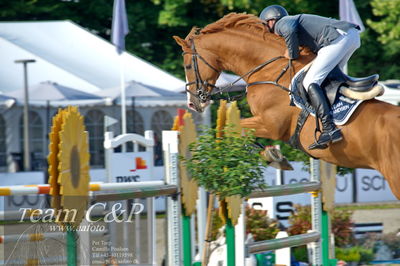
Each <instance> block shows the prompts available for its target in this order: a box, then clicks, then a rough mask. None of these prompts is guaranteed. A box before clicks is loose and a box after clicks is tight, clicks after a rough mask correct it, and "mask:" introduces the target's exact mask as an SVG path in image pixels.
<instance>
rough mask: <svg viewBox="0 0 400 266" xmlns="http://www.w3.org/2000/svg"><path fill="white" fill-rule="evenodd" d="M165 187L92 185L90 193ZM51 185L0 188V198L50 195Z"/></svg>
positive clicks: (158, 183)
mask: <svg viewBox="0 0 400 266" xmlns="http://www.w3.org/2000/svg"><path fill="white" fill-rule="evenodd" d="M163 185H165V184H164V181H163V180H156V181H141V182H131V183H90V185H89V190H90V191H93V192H94V191H121V190H129V189H137V190H141V189H142V191H146V190H148V191H151V190H152V188H159V187H161V186H163ZM49 192H50V185H49V184H41V185H21V186H0V196H11V195H37V194H49Z"/></svg>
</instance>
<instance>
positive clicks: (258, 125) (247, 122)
mask: <svg viewBox="0 0 400 266" xmlns="http://www.w3.org/2000/svg"><path fill="white" fill-rule="evenodd" d="M240 125H241V126H242V127H243V128H249V129H255V132H254V135H255V136H256V137H259V138H269V134H268V130H267V129H266V128H265V127H264V124H263V122H262V119H261V117H259V116H253V117H250V118H244V119H241V120H240Z"/></svg>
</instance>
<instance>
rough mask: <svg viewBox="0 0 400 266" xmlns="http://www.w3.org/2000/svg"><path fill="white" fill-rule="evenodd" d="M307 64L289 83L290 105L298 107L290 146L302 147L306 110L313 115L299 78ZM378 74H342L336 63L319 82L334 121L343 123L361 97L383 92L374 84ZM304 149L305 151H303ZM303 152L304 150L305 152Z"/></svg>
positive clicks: (369, 97)
mask: <svg viewBox="0 0 400 266" xmlns="http://www.w3.org/2000/svg"><path fill="white" fill-rule="evenodd" d="M310 66H311V64H309V65H307V66H305V67H304V68H303V69H301V70H300V71H299V72H298V73H297V74H296V75H295V76H294V77H293V79H292V81H291V84H290V91H291V95H290V97H291V105H295V106H297V107H299V108H301V109H302V111H301V113H300V115H299V118H298V121H297V126H296V129H295V132H294V134H293V135H292V136H291V138H290V140H289V144H290V145H291V146H293V147H294V148H297V149H301V150H303V151H304V149H303V148H302V147H301V145H300V142H299V136H300V131H301V129H302V128H303V125H304V123H305V121H306V119H307V117H308V115H309V114H311V115H314V116H315V110H314V108H313V107H312V106H311V104H310V103H309V99H308V95H307V91H306V90H305V88H304V87H303V79H304V77H305V75H306V74H307V71H308V69H309V68H310ZM378 79H379V75H377V74H375V75H371V76H368V77H363V78H353V77H350V76H348V75H346V74H344V73H343V72H342V71H341V70H340V68H339V67H338V66H336V67H335V68H334V69H333V70H332V71H331V72H330V73H329V75H328V76H327V77H326V79H325V81H324V82H323V83H322V84H321V88H323V89H324V91H325V94H326V97H327V99H328V101H329V103H330V104H331V107H332V110H331V112H332V117H333V121H334V123H335V124H336V125H344V124H345V123H346V122H347V121H348V120H349V118H350V117H351V115H352V114H353V113H354V111H355V110H356V109H357V107H358V106H359V105H360V104H361V103H362V102H363V101H364V100H368V99H372V98H374V97H376V96H379V95H382V94H383V91H384V89H383V87H382V86H381V85H379V84H378ZM305 152H306V151H305ZM306 153H307V152H306Z"/></svg>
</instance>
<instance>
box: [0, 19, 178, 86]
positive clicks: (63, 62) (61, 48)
mask: <svg viewBox="0 0 400 266" xmlns="http://www.w3.org/2000/svg"><path fill="white" fill-rule="evenodd" d="M122 57H123V61H124V65H125V67H124V73H125V80H136V81H138V82H142V83H145V84H149V85H151V86H155V87H159V88H163V89H166V90H170V91H182V90H183V88H184V82H183V81H182V80H180V79H178V78H176V77H174V76H172V75H170V74H168V73H167V72H165V71H163V70H161V69H160V68H158V67H156V66H154V65H152V64H150V63H148V62H146V61H144V60H142V59H140V58H139V57H137V56H135V55H133V54H129V53H126V52H125V53H123V54H122ZM0 58H1V61H0V64H1V66H0V68H1V71H0V91H3V92H5V91H11V90H16V89H20V88H22V87H23V84H24V83H23V68H22V66H21V64H16V63H14V61H15V60H18V59H35V60H36V63H31V64H29V65H28V77H29V84H37V83H39V82H42V81H45V80H53V81H56V82H59V83H61V84H63V85H65V86H68V87H72V88H76V89H80V90H83V91H87V92H94V91H98V90H99V89H105V88H112V87H117V86H119V83H120V74H119V73H120V72H119V65H120V64H119V63H120V60H119V59H120V58H119V56H118V54H117V52H116V49H115V47H114V46H113V45H112V44H111V43H110V42H108V41H106V40H104V39H102V38H100V37H98V36H97V35H95V34H92V33H90V32H89V31H87V30H86V29H83V28H82V27H80V26H79V25H77V24H75V23H73V22H71V21H45V22H0Z"/></svg>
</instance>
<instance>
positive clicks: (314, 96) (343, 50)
mask: <svg viewBox="0 0 400 266" xmlns="http://www.w3.org/2000/svg"><path fill="white" fill-rule="evenodd" d="M352 42H353V41H352V39H351V38H349V36H348V35H345V36H343V35H342V36H340V37H338V38H337V39H336V40H335V41H333V42H332V43H331V44H330V45H328V46H326V47H323V48H321V49H320V50H319V51H318V55H317V57H316V58H315V59H314V61H313V63H312V65H311V67H310V69H309V70H308V72H307V74H306V76H305V77H304V80H303V86H304V88H305V89H306V90H308V92H309V96H310V100H311V104H312V106H313V107H314V109H315V110H316V112H317V114H318V117H319V118H321V122H322V128H323V131H322V133H321V135H320V137H319V139H318V141H317V143H314V144H313V145H311V146H310V147H309V149H324V148H326V147H327V144H329V143H330V142H336V141H339V140H341V139H342V134H341V133H340V130H338V129H336V126H335V124H334V123H333V119H332V115H331V114H330V111H331V107H330V105H329V103H328V100H327V99H326V96H325V93H324V92H323V91H322V89H321V87H320V86H321V84H322V82H323V81H324V79H325V78H326V76H327V75H328V74H329V73H330V72H331V71H332V69H333V68H334V67H335V66H336V65H338V64H339V63H340V62H341V61H342V59H343V57H344V56H345V55H346V54H347V51H348V50H352V49H353V48H352V46H353V45H352Z"/></svg>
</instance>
